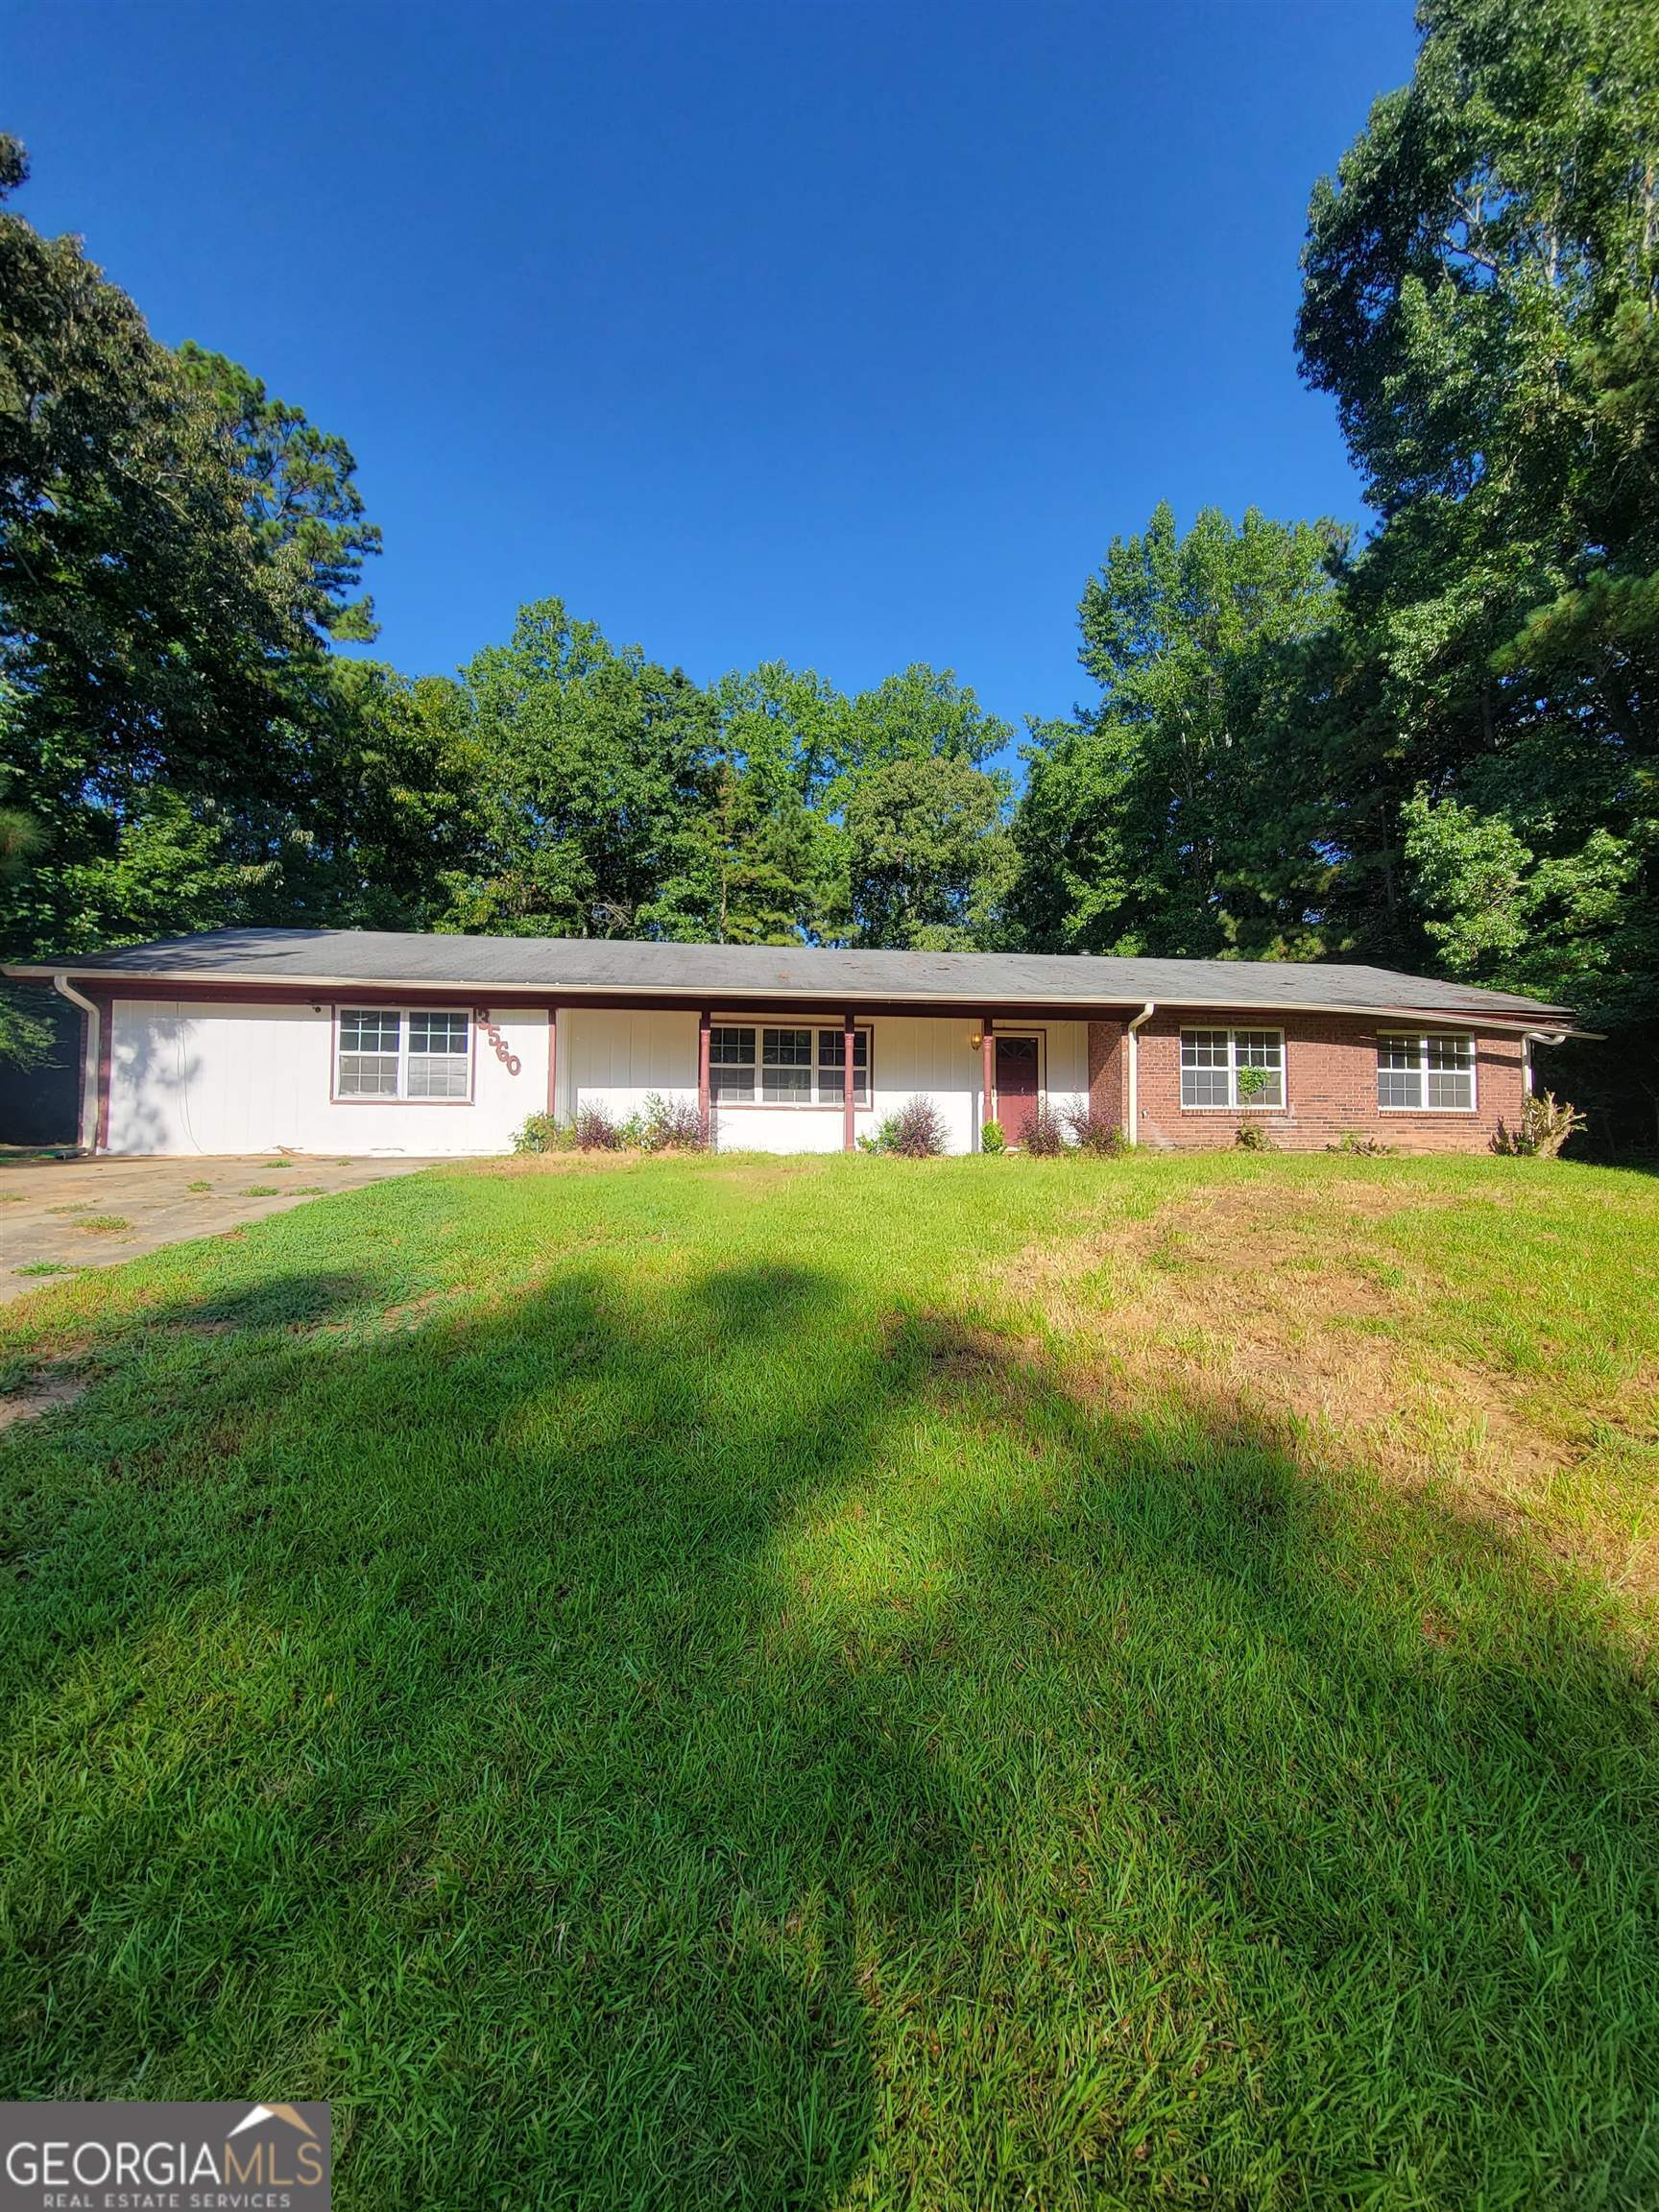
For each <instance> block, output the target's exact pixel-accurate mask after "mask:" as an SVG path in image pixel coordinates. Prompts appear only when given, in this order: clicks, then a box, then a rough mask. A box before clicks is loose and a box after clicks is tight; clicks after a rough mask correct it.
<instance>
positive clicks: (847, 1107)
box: [841, 1014, 857, 1152]
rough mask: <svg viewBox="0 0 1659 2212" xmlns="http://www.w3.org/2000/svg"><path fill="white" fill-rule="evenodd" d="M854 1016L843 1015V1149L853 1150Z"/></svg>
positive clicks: (854, 1143)
mask: <svg viewBox="0 0 1659 2212" xmlns="http://www.w3.org/2000/svg"><path fill="white" fill-rule="evenodd" d="M853 1036H854V1030H853V1017H852V1015H851V1014H844V1015H843V1016H842V1017H841V1149H842V1151H843V1152H851V1151H853V1150H854V1149H855V1146H856V1142H857V1140H856V1138H855V1137H854V1130H853Z"/></svg>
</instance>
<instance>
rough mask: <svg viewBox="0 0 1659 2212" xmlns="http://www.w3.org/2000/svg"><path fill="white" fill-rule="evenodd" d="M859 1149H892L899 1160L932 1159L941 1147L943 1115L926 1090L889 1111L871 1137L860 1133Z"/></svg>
mask: <svg viewBox="0 0 1659 2212" xmlns="http://www.w3.org/2000/svg"><path fill="white" fill-rule="evenodd" d="M858 1149H859V1150H860V1151H861V1152H893V1153H897V1155H898V1156H899V1157H900V1159H902V1160H936V1159H937V1158H938V1157H939V1155H940V1154H941V1153H942V1152H943V1151H944V1149H945V1117H944V1115H943V1114H941V1113H940V1111H939V1109H938V1107H937V1106H936V1105H935V1104H934V1103H933V1101H932V1099H931V1098H929V1097H928V1096H927V1095H926V1093H923V1094H920V1095H919V1096H917V1097H915V1098H907V1099H906V1100H905V1102H904V1104H903V1105H902V1106H901V1107H900V1108H899V1109H898V1111H897V1112H896V1113H893V1114H889V1115H888V1116H887V1118H886V1119H885V1120H884V1121H883V1122H882V1123H881V1125H880V1127H879V1128H878V1130H877V1132H876V1134H875V1136H874V1137H860V1138H859V1140H858Z"/></svg>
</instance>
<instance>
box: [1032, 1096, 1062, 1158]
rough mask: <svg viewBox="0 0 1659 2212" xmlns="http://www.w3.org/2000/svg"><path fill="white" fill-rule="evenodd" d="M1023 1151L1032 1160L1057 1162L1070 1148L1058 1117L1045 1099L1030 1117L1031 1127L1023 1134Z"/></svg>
mask: <svg viewBox="0 0 1659 2212" xmlns="http://www.w3.org/2000/svg"><path fill="white" fill-rule="evenodd" d="M1023 1149H1024V1150H1025V1151H1027V1152H1028V1153H1029V1154H1030V1155H1031V1157H1032V1159H1033V1160H1058V1159H1059V1157H1060V1155H1061V1154H1062V1153H1063V1152H1069V1151H1070V1149H1071V1147H1070V1145H1069V1144H1068V1143H1067V1142H1066V1130H1065V1127H1064V1125H1063V1124H1062V1122H1061V1119H1060V1117H1059V1115H1058V1114H1056V1113H1055V1111H1054V1109H1053V1107H1052V1106H1050V1105H1049V1104H1048V1102H1047V1100H1046V1099H1045V1100H1044V1101H1043V1103H1042V1105H1040V1106H1039V1107H1038V1109H1037V1111H1036V1113H1035V1114H1034V1115H1033V1116H1032V1117H1031V1126H1030V1128H1029V1129H1027V1130H1026V1132H1025V1143H1024V1147H1023Z"/></svg>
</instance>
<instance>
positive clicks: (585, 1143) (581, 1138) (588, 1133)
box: [572, 1106, 624, 1152]
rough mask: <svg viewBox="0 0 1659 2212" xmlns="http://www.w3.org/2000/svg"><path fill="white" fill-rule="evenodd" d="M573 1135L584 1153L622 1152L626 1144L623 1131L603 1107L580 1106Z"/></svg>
mask: <svg viewBox="0 0 1659 2212" xmlns="http://www.w3.org/2000/svg"><path fill="white" fill-rule="evenodd" d="M572 1135H573V1138H574V1141H575V1143H576V1147H577V1149H578V1151H582V1152H620V1151H621V1149H622V1146H623V1142H624V1139H623V1135H622V1131H621V1129H620V1128H619V1127H618V1126H617V1124H616V1123H615V1122H614V1121H613V1120H612V1118H611V1117H610V1115H609V1114H607V1113H606V1111H605V1109H604V1107H603V1106H578V1107H577V1109H576V1121H575V1126H574V1129H573V1131H572Z"/></svg>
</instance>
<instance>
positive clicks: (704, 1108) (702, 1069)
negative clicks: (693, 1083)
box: [697, 1006, 714, 1143]
mask: <svg viewBox="0 0 1659 2212" xmlns="http://www.w3.org/2000/svg"><path fill="white" fill-rule="evenodd" d="M697 1118H698V1120H699V1121H701V1122H702V1124H703V1132H704V1138H705V1141H706V1142H709V1143H711V1142H713V1138H714V1130H713V1125H712V1123H711V1122H710V1120H709V1009H708V1007H707V1006H705V1007H704V1009H703V1011H702V1013H701V1014H699V1015H698V1017H697Z"/></svg>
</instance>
